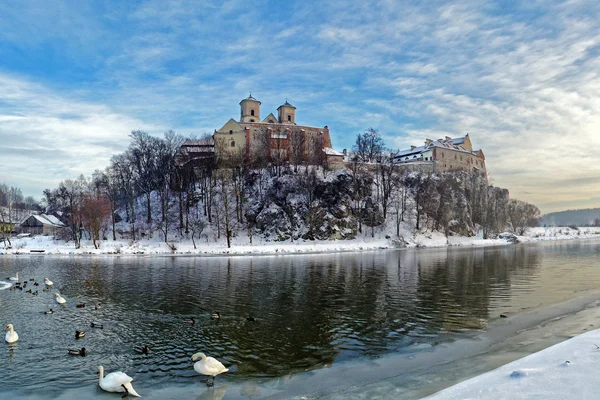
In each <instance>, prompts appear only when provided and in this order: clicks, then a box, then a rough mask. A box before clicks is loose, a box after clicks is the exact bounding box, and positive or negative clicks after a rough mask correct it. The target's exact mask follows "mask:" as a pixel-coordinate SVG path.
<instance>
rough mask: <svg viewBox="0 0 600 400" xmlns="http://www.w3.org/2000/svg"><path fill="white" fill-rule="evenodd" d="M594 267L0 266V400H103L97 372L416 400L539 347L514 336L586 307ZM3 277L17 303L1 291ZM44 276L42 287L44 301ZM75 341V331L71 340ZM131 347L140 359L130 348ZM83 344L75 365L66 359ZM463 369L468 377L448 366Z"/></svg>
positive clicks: (557, 245)
mask: <svg viewBox="0 0 600 400" xmlns="http://www.w3.org/2000/svg"><path fill="white" fill-rule="evenodd" d="M599 254H600V242H598V241H594V240H589V241H575V240H574V241H565V242H546V243H538V244H523V245H512V246H501V247H487V248H441V249H415V250H397V251H381V252H364V253H340V254H330V255H294V256H262V257H261V256H252V257H243V256H237V257H210V258H195V257H138V256H129V257H127V256H104V257H98V256H87V257H86V256H55V255H53V256H44V255H32V256H22V255H19V256H4V257H0V289H1V290H0V323H1V324H3V325H2V326H5V325H6V324H8V323H12V324H13V325H14V327H15V330H16V331H17V332H18V334H19V336H20V339H19V341H18V342H17V343H16V344H13V345H8V344H6V343H4V344H3V345H1V346H0V396H1V397H4V396H5V395H10V396H13V398H40V399H41V398H61V399H63V398H64V399H71V398H88V397H89V398H98V397H103V396H108V397H114V396H116V395H110V394H103V393H101V391H100V389H98V388H97V375H96V374H95V372H96V368H97V366H98V365H103V366H104V367H105V369H106V371H107V372H110V371H114V370H122V371H124V372H126V373H128V374H129V375H130V376H133V377H134V379H135V381H134V387H136V390H137V391H138V392H139V393H140V394H142V395H143V396H144V397H149V398H213V399H215V398H267V397H269V398H321V397H327V398H349V397H355V398H376V397H377V396H378V395H377V393H380V394H381V396H380V397H381V398H386V397H388V396H390V395H391V394H395V397H396V398H418V397H420V396H421V395H426V394H428V393H431V392H433V391H434V390H437V389H439V388H441V387H444V386H447V385H449V384H451V383H454V382H455V381H458V380H460V379H463V378H464V377H466V376H470V375H473V374H474V373H476V372H481V371H482V370H485V369H486V368H487V369H489V368H492V367H493V366H495V365H496V364H498V363H500V362H505V361H508V360H509V359H512V358H515V357H516V356H517V354H518V351H515V349H514V347H511V346H514V343H513V342H511V339H514V338H517V337H519V343H521V344H522V343H523V342H524V341H525V342H527V343H529V344H531V343H533V344H537V347H543V346H544V345H546V343H545V342H544V337H545V336H547V335H544V334H540V333H539V332H538V333H536V334H531V335H530V336H528V337H526V338H525V339H523V336H522V335H523V334H524V333H523V332H535V329H536V327H537V328H539V327H540V324H542V325H543V324H545V323H549V321H556V320H562V319H563V318H564V317H565V315H571V316H574V315H578V313H581V312H583V311H585V310H586V309H590V308H594V307H595V303H594V301H595V299H596V297H597V295H596V291H597V290H598V289H600V266H599V265H598V259H599V258H598V256H599ZM16 272H19V277H20V278H21V279H20V280H21V281H22V282H27V288H26V289H25V290H11V288H10V287H8V285H7V284H6V283H7V282H8V280H7V279H4V278H7V277H9V276H14V275H15V273H16ZM44 277H49V278H50V279H51V280H52V281H53V282H54V287H53V288H51V289H50V290H48V291H43V288H44V284H43V278H44ZM31 279H33V280H31ZM34 282H39V283H40V285H39V286H34ZM28 289H32V291H33V292H35V291H36V290H37V291H38V293H39V294H38V295H37V296H34V295H33V294H31V293H27V290H28ZM57 291H60V293H61V294H62V295H63V296H64V297H65V298H66V299H67V303H66V304H65V305H59V304H57V303H56V302H55V300H54V292H57ZM82 305H85V306H82ZM96 305H98V306H99V309H96V307H95V306H96ZM78 306H79V307H78ZM50 308H52V309H53V311H54V312H53V314H51V315H46V314H44V311H45V310H49V309H50ZM214 312H219V313H220V315H221V318H219V319H212V318H211V314H212V313H214ZM501 314H504V315H505V316H507V317H508V318H503V317H502V318H501V316H500V315H501ZM248 317H252V318H251V319H254V320H253V321H252V320H248ZM559 317H560V318H559ZM191 318H193V319H194V321H195V323H194V324H190V323H187V322H185V320H186V319H191ZM582 318H583V317H580V320H579V321H578V322H577V324H576V325H577V328H575V327H574V326H571V325H569V328H568V329H575V330H577V329H580V328H581V325H585V324H586V323H587V320H586V319H585V318H584V319H583V320H582ZM586 318H589V317H586ZM564 321H573V319H570V320H569V319H564ZM92 322H95V323H99V324H102V325H103V329H98V328H92V327H91V326H90V324H91V323H92ZM571 324H572V322H571ZM559 325H560V322H559ZM567 325H568V324H567V323H566V322H565V323H562V326H563V329H556V330H555V331H556V332H559V333H557V334H556V335H554V337H553V340H554V342H555V341H557V340H559V339H561V335H565V334H566V333H565V330H566V329H567V328H565V327H566V326H567ZM76 330H80V331H86V332H87V334H86V336H85V337H84V338H82V339H76V338H75V331H76ZM563 339H564V337H563ZM143 345H148V346H149V347H150V352H149V354H148V355H144V354H138V353H136V352H135V351H134V348H135V347H136V346H143ZM81 347H85V348H86V349H87V353H88V354H87V355H86V357H78V356H71V355H68V354H67V350H68V349H75V348H81ZM535 347H536V346H535V345H534V346H532V348H533V349H535ZM198 351H202V352H204V353H206V354H207V355H210V356H213V357H216V358H218V359H219V360H221V361H222V362H223V363H224V364H225V365H226V366H228V367H229V368H230V372H229V373H227V374H225V375H223V376H219V377H218V378H217V380H216V385H215V388H213V389H207V388H206V386H205V385H203V383H202V378H201V377H200V376H199V375H198V374H196V373H195V371H194V370H193V368H192V365H191V364H190V363H189V358H190V356H191V355H192V354H193V353H195V352H198ZM511 351H512V352H514V355H513V356H510V355H508V356H502V354H506V352H511ZM511 354H512V353H511ZM484 356H485V357H484ZM467 357H471V358H470V359H471V360H477V366H476V367H469V366H468V365H471V364H472V362H469V363H466V364H467V365H465V364H464V363H463V364H461V360H464V359H466V358H467ZM482 357H484V358H483V359H481V358H482ZM486 357H487V358H486ZM505 358H506V360H505ZM407 360H411V362H407ZM489 360H495V362H489ZM486 366H487V367H486ZM457 368H458V372H457ZM461 371H462V372H461ZM381 382H384V383H385V384H381ZM386 385H387V386H390V385H391V387H392V388H391V389H390V387H388V388H387V389H386V391H382V389H381V388H382V387H386ZM227 388H229V390H225V389H227ZM356 388H361V389H359V390H357V389H356ZM361 393H362V394H361ZM367 393H368V394H367ZM3 394H4V395H3Z"/></svg>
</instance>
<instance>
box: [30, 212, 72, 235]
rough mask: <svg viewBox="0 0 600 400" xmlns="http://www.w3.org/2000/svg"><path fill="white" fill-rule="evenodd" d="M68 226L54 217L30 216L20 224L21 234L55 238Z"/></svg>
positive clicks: (44, 215) (43, 215)
mask: <svg viewBox="0 0 600 400" xmlns="http://www.w3.org/2000/svg"><path fill="white" fill-rule="evenodd" d="M66 228H67V226H66V225H65V224H64V223H62V222H61V221H60V220H59V219H58V218H56V217H55V216H54V215H46V214H30V215H29V216H28V217H26V218H25V219H23V220H22V221H21V223H19V232H21V233H30V234H32V235H44V236H54V235H56V234H58V233H59V232H60V231H62V230H63V229H66Z"/></svg>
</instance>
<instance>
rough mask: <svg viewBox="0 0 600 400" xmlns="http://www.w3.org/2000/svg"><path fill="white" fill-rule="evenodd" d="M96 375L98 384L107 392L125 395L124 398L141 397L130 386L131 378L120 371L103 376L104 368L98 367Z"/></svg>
mask: <svg viewBox="0 0 600 400" xmlns="http://www.w3.org/2000/svg"><path fill="white" fill-rule="evenodd" d="M98 373H99V374H100V378H99V380H98V384H99V385H100V387H101V388H102V390H105V391H107V392H116V393H123V392H124V393H125V395H124V396H123V397H125V396H127V395H131V396H135V397H141V396H140V395H139V394H138V393H137V392H136V391H135V389H134V388H133V386H131V382H132V381H133V378H131V377H130V376H128V375H127V374H126V373H124V372H121V371H116V372H111V373H110V374H108V375H106V376H104V367H103V366H99V367H98Z"/></svg>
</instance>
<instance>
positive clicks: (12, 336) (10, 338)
mask: <svg viewBox="0 0 600 400" xmlns="http://www.w3.org/2000/svg"><path fill="white" fill-rule="evenodd" d="M4 330H5V331H8V332H6V336H5V337H4V340H6V342H7V343H14V342H16V341H17V340H19V335H17V332H15V329H14V328H13V325H12V324H8V325H6V328H5V329H4Z"/></svg>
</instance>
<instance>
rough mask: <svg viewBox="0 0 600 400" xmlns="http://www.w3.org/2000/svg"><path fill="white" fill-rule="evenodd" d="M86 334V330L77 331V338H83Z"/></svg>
mask: <svg viewBox="0 0 600 400" xmlns="http://www.w3.org/2000/svg"><path fill="white" fill-rule="evenodd" d="M84 336H85V332H83V331H75V339H81V338H82V337H84Z"/></svg>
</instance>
